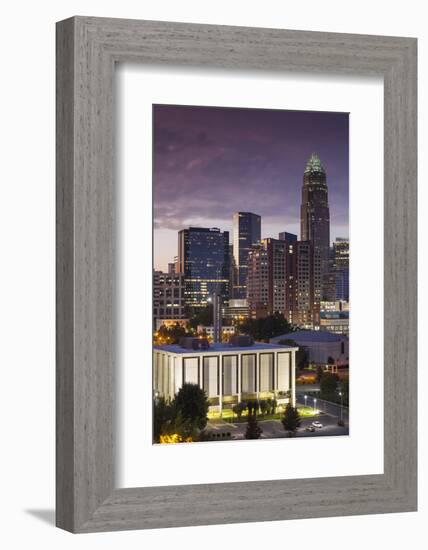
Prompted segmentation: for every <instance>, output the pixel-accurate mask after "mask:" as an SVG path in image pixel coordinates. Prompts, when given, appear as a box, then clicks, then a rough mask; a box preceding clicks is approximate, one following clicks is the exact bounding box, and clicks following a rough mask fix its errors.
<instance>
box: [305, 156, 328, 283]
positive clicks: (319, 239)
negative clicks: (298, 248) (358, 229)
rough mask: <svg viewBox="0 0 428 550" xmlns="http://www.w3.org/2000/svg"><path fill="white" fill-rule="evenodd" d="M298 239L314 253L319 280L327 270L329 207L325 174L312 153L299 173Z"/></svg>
mask: <svg viewBox="0 0 428 550" xmlns="http://www.w3.org/2000/svg"><path fill="white" fill-rule="evenodd" d="M300 238H301V240H302V241H312V243H313V247H314V253H315V254H316V255H317V256H318V257H319V263H320V272H321V273H320V276H321V281H322V278H323V276H324V275H325V274H326V273H327V272H328V260H329V249H330V209H329V206H328V188H327V176H326V173H325V170H324V167H323V165H322V164H321V160H320V158H319V157H318V155H317V154H315V153H312V155H311V156H310V157H309V159H308V162H307V163H306V168H305V173H304V174H303V186H302V204H301V208H300Z"/></svg>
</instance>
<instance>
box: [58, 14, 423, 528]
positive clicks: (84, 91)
mask: <svg viewBox="0 0 428 550" xmlns="http://www.w3.org/2000/svg"><path fill="white" fill-rule="evenodd" d="M196 45H197V47H195V46H196ZM416 50H417V41H416V39H414V38H403V37H386V36H371V35H355V34H336V33H324V32H307V31H295V30H279V29H261V28H244V27H229V26H218V25H200V24H187V23H171V22H156V21H137V20H125V19H107V18H92V17H72V18H70V19H67V20H64V21H61V22H59V23H58V24H57V43H56V51H57V84H56V85H57V108H56V114H57V135H56V139H57V149H56V163H57V205H56V208H57V249H56V250H57V264H56V269H57V290H56V299H57V336H56V363H57V366H56V403H57V405H56V418H57V423H56V437H57V443H56V464H57V466H56V524H57V526H58V527H60V528H62V529H66V530H68V531H71V532H74V533H85V532H95V531H108V530H123V529H152V528H165V527H178V526H191V525H209V524H220V523H240V522H256V521H273V520H285V519H297V518H313V517H332V516H341V515H357V514H375V513H390V512H407V511H414V510H416V509H417V422H416V418H417V366H416V365H417V363H416V362H417V347H416V346H417V328H416V322H417V314H416V311H417V305H416V304H417V302H416V300H417V286H416V274H417V240H416V232H417V229H416V228H417V217H416V214H417V207H416V193H417V185H416V177H417V168H416V166H417V165H416V160H417V119H416V115H417V97H416V95H417V94H416V90H417V62H416V60H417V53H416ZM119 62H133V63H141V64H164V65H170V66H193V67H198V66H202V65H205V66H210V67H217V68H228V69H245V70H249V71H266V70H269V71H272V72H276V73H278V74H280V73H281V71H299V72H316V73H322V72H327V71H329V72H334V73H338V74H356V75H378V76H381V77H383V79H384V189H385V191H384V195H385V197H384V200H385V203H384V225H385V229H384V267H385V271H384V273H385V275H384V277H385V279H384V342H385V344H384V408H385V414H384V473H383V474H375V475H355V476H345V477H329V478H325V477H324V478H312V479H287V480H271V481H250V482H237V483H217V484H201V485H181V486H162V487H137V488H125V489H118V488H116V487H115V485H114V471H115V456H116V443H115V439H116V436H115V404H114V403H115V399H114V396H115V357H116V353H115V334H116V327H115V313H116V307H117V306H116V302H115V300H116V298H115V296H116V295H115V285H116V275H115V274H116V267H115V250H116V244H115V243H116V235H115V231H116V225H115V224H116V215H115V197H116V192H115V183H114V179H115V170H114V140H115V136H114V99H115V98H114V70H115V64H116V63H119Z"/></svg>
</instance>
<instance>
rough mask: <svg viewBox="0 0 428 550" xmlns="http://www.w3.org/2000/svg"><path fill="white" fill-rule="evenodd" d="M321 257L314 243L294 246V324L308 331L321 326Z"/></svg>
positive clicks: (300, 243)
mask: <svg viewBox="0 0 428 550" xmlns="http://www.w3.org/2000/svg"><path fill="white" fill-rule="evenodd" d="M319 263H320V257H319V254H317V253H316V252H315V249H314V246H313V243H312V241H297V242H296V243H294V244H293V265H294V269H293V271H294V277H293V305H292V309H293V314H292V323H293V324H295V325H297V326H299V327H302V328H308V329H317V328H319V325H320V298H321V296H320V288H321V282H320V279H319V276H320V265H319Z"/></svg>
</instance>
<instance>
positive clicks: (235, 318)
mask: <svg viewBox="0 0 428 550" xmlns="http://www.w3.org/2000/svg"><path fill="white" fill-rule="evenodd" d="M249 312H250V310H249V307H248V302H247V300H243V299H232V300H229V304H228V305H227V306H226V307H225V308H224V309H223V317H224V318H225V319H230V320H231V321H232V322H233V323H235V324H236V323H239V322H240V321H243V320H244V319H247V318H248V317H249Z"/></svg>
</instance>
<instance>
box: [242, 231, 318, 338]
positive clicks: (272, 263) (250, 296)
mask: <svg viewBox="0 0 428 550" xmlns="http://www.w3.org/2000/svg"><path fill="white" fill-rule="evenodd" d="M294 237H295V236H294V235H292V234H289V237H288V238H287V240H285V239H282V240H281V239H271V238H269V239H263V240H262V241H261V243H260V245H257V246H254V247H252V248H251V249H250V252H249V255H248V277H247V301H248V306H249V310H250V315H251V317H253V318H256V319H257V318H261V317H266V316H267V315H272V314H274V313H280V314H282V315H284V317H285V318H286V319H287V320H288V321H289V322H290V323H292V324H295V325H297V326H299V327H302V328H310V329H316V328H318V327H319V323H320V293H319V287H320V284H319V279H317V277H319V272H320V270H319V256H318V255H315V254H314V247H313V244H312V242H311V241H297V240H296V239H295V238H294Z"/></svg>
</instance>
